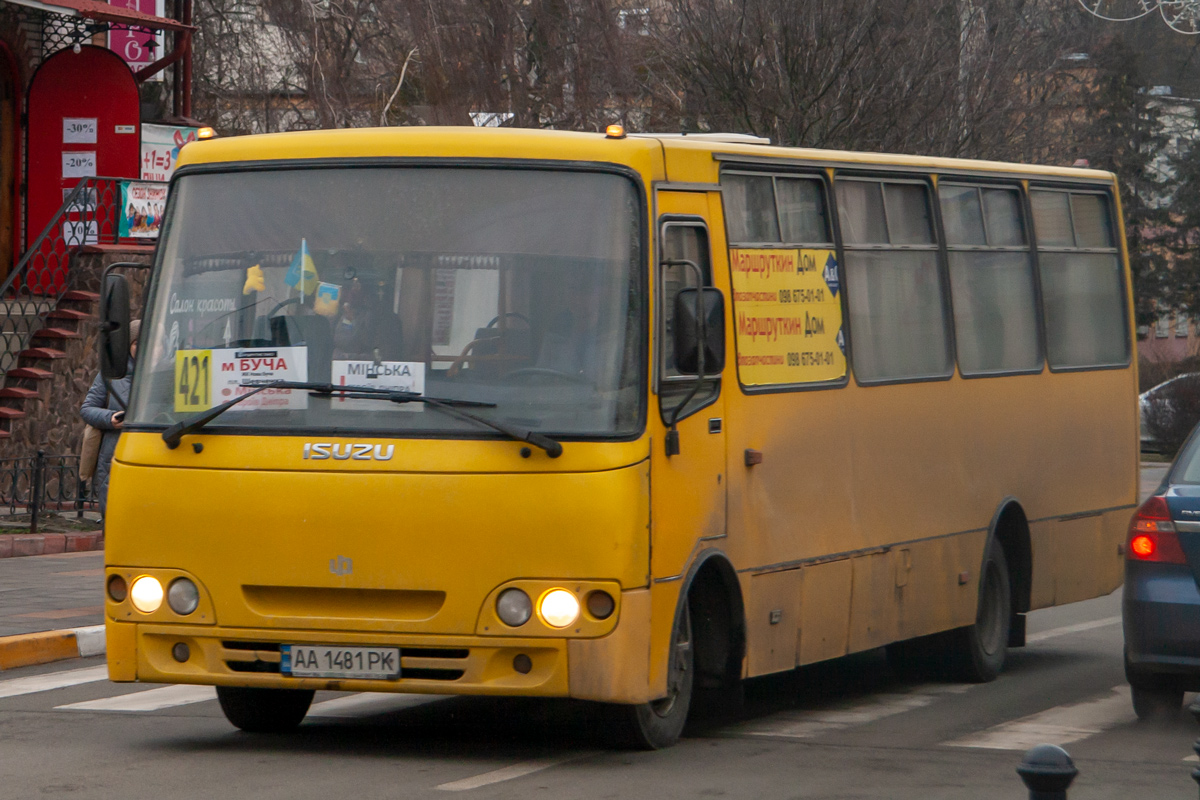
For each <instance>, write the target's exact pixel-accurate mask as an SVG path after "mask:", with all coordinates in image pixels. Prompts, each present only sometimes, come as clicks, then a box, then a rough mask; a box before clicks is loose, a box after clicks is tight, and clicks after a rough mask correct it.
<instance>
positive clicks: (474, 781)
mask: <svg viewBox="0 0 1200 800" xmlns="http://www.w3.org/2000/svg"><path fill="white" fill-rule="evenodd" d="M588 755H591V753H572V754H570V755H566V756H559V757H558V758H535V759H533V760H531V761H522V762H521V763H519V764H513V765H512V766H509V767H501V768H500V769H494V770H492V771H491V772H485V773H483V774H482V775H476V776H474V777H471V778H463V779H462V780H457V781H451V782H450V783H443V784H441V785H440V786H438V787H437V788H438V789H441V790H442V791H443V792H465V791H469V790H471V789H478V788H480V787H481V786H490V785H491V784H493V783H501V782H503V781H511V780H513V779H514V778H523V777H525V776H526V775H532V774H533V773H535V772H541V771H542V770H544V769H550V767H557V766H558V765H560V764H565V763H567V762H568V761H575V760H577V759H580V758H583V757H584V756H588Z"/></svg>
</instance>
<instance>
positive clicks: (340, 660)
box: [279, 644, 400, 680]
mask: <svg viewBox="0 0 1200 800" xmlns="http://www.w3.org/2000/svg"><path fill="white" fill-rule="evenodd" d="M279 654H280V661H279V671H280V672H282V673H283V674H284V675H291V676H292V677H295V678H365V679H376V680H395V679H396V678H399V677H400V648H398V647H335V646H332V645H308V644H285V645H282V646H281V647H280V648H279Z"/></svg>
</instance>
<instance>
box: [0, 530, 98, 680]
mask: <svg viewBox="0 0 1200 800" xmlns="http://www.w3.org/2000/svg"><path fill="white" fill-rule="evenodd" d="M103 549H104V531H87V532H83V533H5V534H0V558H17V557H19V556H46V555H54V554H57V553H82V552H85V551H88V550H103ZM3 668H4V667H3V665H0V669H3Z"/></svg>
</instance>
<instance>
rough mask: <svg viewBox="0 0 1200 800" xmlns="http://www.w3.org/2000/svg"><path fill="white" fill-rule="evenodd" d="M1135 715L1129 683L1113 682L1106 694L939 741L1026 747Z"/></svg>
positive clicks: (1072, 738) (1082, 734)
mask: <svg viewBox="0 0 1200 800" xmlns="http://www.w3.org/2000/svg"><path fill="white" fill-rule="evenodd" d="M1135 719H1137V717H1136V716H1135V715H1134V713H1133V706H1132V704H1131V703H1130V700H1129V687H1128V686H1114V687H1113V688H1112V690H1111V691H1110V692H1109V693H1108V694H1106V695H1103V696H1102V697H1099V698H1097V699H1095V700H1086V701H1084V702H1082V703H1075V704H1074V705H1069V706H1058V707H1056V708H1051V709H1047V710H1046V711H1042V712H1039V713H1037V714H1032V715H1030V716H1028V717H1022V718H1021V719H1016V720H1013V721H1011V722H1005V723H1003V724H1002V725H997V726H995V727H993V728H988V729H987V730H984V731H980V732H978V733H973V734H971V735H970V736H964V737H962V738H961V739H955V740H954V741H950V742H943V744H946V745H949V746H950V747H978V748H983V749H988V750H1027V749H1028V748H1030V747H1033V746H1034V745H1039V744H1047V743H1049V744H1057V745H1064V744H1068V743H1069V742H1077V741H1079V740H1080V739H1086V738H1087V737H1089V736H1094V735H1096V734H1097V733H1101V732H1103V731H1105V730H1108V729H1109V728H1114V727H1116V726H1117V725H1123V724H1125V723H1128V722H1133V721H1134V720H1135Z"/></svg>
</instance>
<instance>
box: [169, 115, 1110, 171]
mask: <svg viewBox="0 0 1200 800" xmlns="http://www.w3.org/2000/svg"><path fill="white" fill-rule="evenodd" d="M737 138H739V137H732V136H730V137H723V136H713V135H699V136H691V137H689V136H686V135H680V134H662V135H655V134H636V133H635V134H630V135H629V136H628V137H626V138H623V139H610V138H608V137H606V136H605V135H604V134H603V133H579V132H571V131H551V130H542V129H527V128H469V127H465V126H457V127H435V126H414V127H389V128H351V129H339V130H321V131H297V132H291V133H269V134H257V135H252V136H232V137H225V138H218V139H210V140H207V141H200V142H193V143H190V144H188V145H187V146H186V147H185V148H184V149H183V150H182V152H181V153H180V156H179V166H181V167H183V166H186V165H192V164H205V163H207V164H216V163H229V162H245V161H275V160H287V161H291V160H310V159H342V158H372V157H374V158H396V157H409V158H488V159H501V158H526V159H540V160H555V161H557V160H566V161H589V162H615V163H621V164H626V165H628V166H631V167H633V168H635V169H639V170H640V171H642V172H643V173H645V174H646V175H647V177H648V178H649V179H650V180H662V179H664V178H665V177H666V176H664V175H661V174H655V173H657V172H658V171H659V170H660V169H661V167H657V168H656V167H655V166H654V164H655V163H657V162H659V158H660V156H659V152H661V153H662V155H663V156H665V159H666V161H667V165H668V172H669V173H671V174H670V179H671V180H672V181H678V180H692V181H696V180H707V181H715V180H716V178H717V172H718V168H719V162H734V163H744V164H755V163H761V164H764V165H766V166H770V164H772V163H775V164H780V165H782V164H785V163H786V162H788V161H794V162H797V163H802V164H820V165H828V166H834V165H854V166H859V167H866V168H880V169H882V168H890V169H896V168H901V169H911V170H914V171H930V172H944V171H951V172H973V173H1010V174H1014V175H1029V176H1037V177H1046V178H1063V179H1073V180H1093V181H1104V182H1111V181H1112V180H1113V175H1112V174H1111V173H1109V172H1105V171H1102V170H1095V169H1078V168H1073V167H1056V166H1044V165H1029V164H1017V163H1010V162H1002V161H981V160H974V159H963V158H939V157H931V156H916V155H902V154H891V153H869V152H855V151H848V150H821V149H816V148H803V147H780V146H776V145H768V144H762V143H761V140H758V141H752V140H751V139H750V138H746V139H744V140H743V141H744V142H745V143H742V142H739V141H736V139H737ZM660 149H661V150H660ZM672 165H677V166H676V167H675V168H674V169H673V168H672ZM679 171H687V172H689V173H697V172H702V173H707V174H706V175H703V176H702V175H698V174H691V175H680V174H677V172H679Z"/></svg>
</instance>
